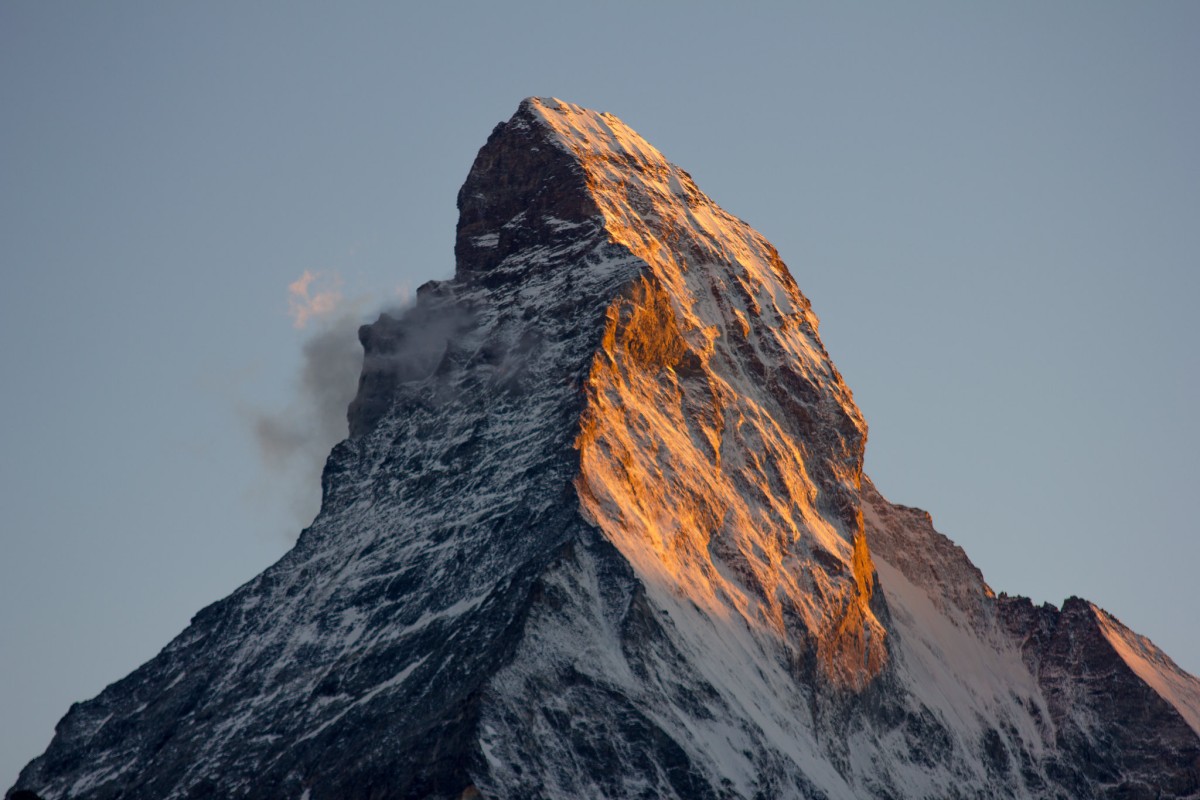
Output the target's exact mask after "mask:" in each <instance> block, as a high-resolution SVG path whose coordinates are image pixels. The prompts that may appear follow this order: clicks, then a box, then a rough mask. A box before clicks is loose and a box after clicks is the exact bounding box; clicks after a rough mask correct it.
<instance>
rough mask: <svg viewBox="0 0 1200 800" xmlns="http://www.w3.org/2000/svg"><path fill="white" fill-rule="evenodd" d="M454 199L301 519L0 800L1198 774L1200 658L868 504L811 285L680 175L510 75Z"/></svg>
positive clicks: (1032, 792) (462, 793) (537, 791)
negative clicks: (280, 551)
mask: <svg viewBox="0 0 1200 800" xmlns="http://www.w3.org/2000/svg"><path fill="white" fill-rule="evenodd" d="M458 203H459V208H460V211H461V215H460V219H459V223H458V230H457V239H456V243H455V252H456V256H457V270H456V274H455V277H454V279H452V280H449V281H436V282H431V283H428V284H426V285H424V286H422V287H421V288H420V289H419V290H418V292H417V297H416V302H415V303H414V305H413V306H412V307H411V308H409V309H407V310H405V311H404V312H403V313H400V314H397V315H383V316H381V317H380V319H379V320H378V321H376V322H375V323H373V324H371V325H366V326H364V327H363V328H362V329H361V330H360V339H361V341H362V343H363V347H364V360H363V371H362V376H361V379H360V384H359V391H358V395H357V397H356V398H355V400H354V402H353V404H352V405H351V408H350V434H351V435H350V438H349V439H347V440H346V441H344V442H341V443H340V444H338V445H337V446H336V447H335V448H334V449H333V452H332V453H331V454H330V456H329V459H328V461H327V464H326V468H325V471H324V474H323V476H322V487H323V490H324V491H323V500H322V507H321V512H320V514H319V515H318V516H317V518H316V519H315V520H314V521H313V524H312V526H311V527H310V528H308V529H306V530H305V531H304V532H303V533H302V534H301V536H300V538H299V540H298V541H297V543H296V546H295V547H294V548H293V549H292V550H291V551H289V552H288V553H287V554H286V555H285V556H284V557H283V558H282V559H280V561H279V562H278V563H276V564H275V565H273V566H272V567H270V568H269V569H267V570H266V571H264V572H263V573H262V574H260V575H259V576H257V577H255V578H254V579H253V580H251V581H250V582H248V583H247V584H245V585H244V586H242V587H240V588H239V589H238V590H237V591H235V592H234V593H233V594H232V595H230V596H229V597H227V598H225V599H223V600H220V601H218V602H217V603H214V604H212V605H211V606H209V607H208V608H205V609H204V610H202V611H201V612H200V613H198V614H197V615H196V617H195V618H194V619H193V620H192V623H191V625H190V626H189V627H188V628H187V630H185V631H184V632H183V633H182V634H180V636H178V637H177V638H176V639H175V640H174V641H172V642H171V643H170V644H168V645H167V647H166V648H164V649H163V651H162V652H161V653H159V655H157V656H156V657H155V658H154V659H152V660H151V661H149V662H147V663H146V664H145V665H143V666H142V667H140V668H139V669H138V670H137V671H135V672H134V673H133V674H131V675H130V676H128V677H126V678H125V679H123V680H121V681H119V682H118V683H116V684H113V685H112V686H110V687H108V688H107V689H105V690H104V692H102V693H101V694H100V695H99V696H98V697H96V698H94V699H92V700H90V701H88V702H86V703H81V704H76V705H74V706H72V708H71V710H70V711H69V712H68V713H67V715H66V717H64V719H63V720H62V721H61V722H60V723H59V725H58V727H57V729H56V734H55V738H54V740H53V741H52V742H51V744H50V747H49V748H48V749H47V751H46V753H45V754H44V755H42V756H41V757H39V758H38V759H36V760H34V761H33V762H32V763H31V764H30V765H29V766H27V767H26V768H25V770H24V771H23V772H22V773H21V778H20V783H19V784H18V786H17V787H14V790H13V792H11V793H10V794H9V797H11V798H15V797H17V796H28V795H22V792H23V791H24V790H32V791H36V792H37V796H40V797H41V798H44V800H60V799H61V798H80V799H81V800H100V799H101V798H110V797H117V796H120V797H124V798H129V799H130V800H152V799H153V800H161V798H171V799H172V800H174V799H176V798H185V797H186V798H195V799H196V800H198V799H199V798H214V797H229V798H245V799H246V800H250V799H252V798H253V799H257V798H277V797H301V798H306V799H307V800H333V798H338V799H339V800H355V799H357V798H381V797H429V798H447V799H448V798H453V797H477V796H483V797H487V798H519V797H539V798H540V797H597V798H622V797H634V796H641V797H664V798H683V797H686V798H717V797H721V798H751V797H781V798H799V797H828V798H845V799H846V800H849V798H854V797H863V796H881V797H897V798H901V797H927V796H938V797H967V796H970V797H993V796H1004V797H1030V798H1047V800H1048V799H1049V798H1052V797H1061V796H1074V797H1093V796H1095V797H1150V796H1162V797H1195V796H1196V793H1197V791H1200V780H1198V778H1197V774H1198V773H1197V772H1196V769H1195V766H1194V765H1196V764H1200V736H1197V732H1196V727H1198V723H1197V722H1196V720H1197V719H1200V712H1198V711H1197V708H1200V688H1198V686H1200V684H1197V682H1196V680H1195V679H1194V678H1192V677H1191V676H1189V675H1186V674H1184V673H1182V672H1181V671H1179V670H1178V669H1177V668H1175V667H1174V666H1173V665H1172V664H1171V663H1170V662H1169V659H1166V658H1165V656H1162V655H1161V654H1160V653H1159V652H1158V651H1157V650H1156V649H1155V648H1153V646H1152V645H1151V644H1150V643H1149V642H1146V641H1145V640H1142V639H1140V637H1136V636H1135V635H1134V634H1132V633H1131V632H1129V631H1127V629H1125V628H1124V627H1123V626H1120V624H1119V623H1117V622H1116V621H1115V620H1114V619H1112V618H1110V617H1107V616H1105V615H1104V614H1103V613H1102V612H1100V611H1099V610H1096V609H1094V608H1093V607H1091V606H1090V605H1088V604H1086V603H1084V602H1082V601H1072V602H1070V603H1068V604H1065V605H1064V608H1063V610H1062V611H1061V612H1059V611H1058V610H1057V609H1053V608H1050V607H1043V608H1040V609H1039V608H1034V607H1033V605H1032V604H1031V603H1029V602H1028V601H1020V600H1016V599H1012V598H1007V597H1004V596H1000V597H997V596H996V595H994V594H993V592H992V591H991V589H990V588H989V587H988V586H987V584H986V583H985V582H984V580H983V576H982V575H981V574H980V572H979V570H978V569H976V568H975V567H974V565H972V564H971V563H970V561H969V559H968V558H967V557H966V554H965V553H963V552H962V550H961V548H958V547H956V546H955V545H953V543H952V542H950V541H949V540H948V539H946V538H945V537H944V536H942V535H941V534H939V533H938V532H937V531H935V530H934V529H933V525H932V521H931V518H930V516H929V515H928V514H925V513H923V512H919V511H916V510H914V509H909V508H905V507H901V506H895V505H893V504H891V503H889V502H888V501H886V500H885V499H883V498H882V497H881V496H880V495H879V494H878V492H876V491H875V489H874V487H873V485H872V484H871V482H870V481H869V480H868V479H867V478H866V476H864V475H863V450H864V447H865V442H866V425H865V423H864V422H863V420H862V416H861V414H860V413H859V410H858V408H857V406H856V405H855V404H854V401H853V398H852V396H851V394H850V391H849V389H847V388H846V386H845V384H844V383H843V381H842V379H841V376H840V375H839V374H838V372H837V370H836V369H835V368H834V366H833V364H832V362H831V360H830V358H829V355H828V353H826V351H825V348H824V347H823V345H822V344H821V341H820V337H819V336H818V333H817V321H816V317H815V316H814V315H813V313H812V310H811V308H810V306H809V303H808V300H807V299H806V298H805V297H804V295H803V294H801V292H800V290H799V288H798V287H797V286H796V283H795V281H794V280H793V279H792V276H791V274H790V273H789V272H788V270H787V268H786V267H785V266H784V264H783V262H782V260H781V259H780V258H779V255H778V253H777V252H776V251H775V249H774V248H773V247H772V246H771V245H770V243H769V242H767V241H766V240H765V239H764V238H763V237H762V236H761V235H760V234H758V233H757V232H756V231H754V230H753V229H752V228H750V227H749V226H748V225H746V224H745V223H744V222H742V221H741V220H739V219H737V218H736V217H733V216H732V215H730V214H728V213H726V212H725V211H724V210H722V209H721V208H720V207H719V206H717V205H716V204H715V203H713V202H712V201H711V200H710V199H709V198H708V197H707V196H705V195H704V194H703V193H702V192H701V191H700V190H699V189H698V188H696V187H695V184H694V183H693V182H692V180H691V178H690V177H688V175H687V173H685V172H684V171H683V170H681V169H679V168H678V167H676V166H674V165H672V164H670V163H669V162H668V161H667V160H666V159H665V158H663V156H662V155H661V154H660V153H659V152H658V151H657V150H656V149H654V148H653V147H651V146H650V145H649V144H647V143H646V142H645V141H644V140H643V139H641V137H639V136H638V135H637V134H636V133H634V132H633V131H632V130H631V129H630V128H628V127H627V126H626V125H624V124H623V123H621V122H620V121H619V120H617V119H616V118H615V117H612V116H611V115H606V114H600V113H597V112H592V111H588V110H585V109H582V108H579V107H578V106H573V105H571V104H569V103H563V102H561V101H558V100H554V99H540V98H530V99H528V100H526V101H524V102H523V103H522V104H521V106H520V107H519V108H518V110H517V112H516V114H515V115H514V116H513V117H512V118H511V119H509V120H507V121H506V122H503V123H501V124H500V125H498V126H497V127H496V128H495V129H494V130H493V132H492V134H491V136H490V137H489V138H488V140H487V142H486V144H484V146H483V147H482V149H481V150H480V151H479V154H478V156H477V157H476V159H475V162H474V164H473V166H472V167H471V170H470V173H469V175H468V177H467V179H466V182H465V183H464V185H463V187H462V190H461V191H460V192H459V195H458ZM18 790H20V791H18Z"/></svg>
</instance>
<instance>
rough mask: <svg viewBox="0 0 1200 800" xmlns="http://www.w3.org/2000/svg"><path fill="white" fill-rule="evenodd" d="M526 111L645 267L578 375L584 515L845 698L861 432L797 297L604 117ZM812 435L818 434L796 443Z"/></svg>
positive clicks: (760, 249)
mask: <svg viewBox="0 0 1200 800" xmlns="http://www.w3.org/2000/svg"><path fill="white" fill-rule="evenodd" d="M534 103H535V108H536V109H537V111H538V113H539V115H540V116H541V117H542V119H543V120H544V121H545V122H546V124H547V125H549V126H550V128H551V129H553V130H554V131H555V132H556V134H557V135H558V137H559V138H560V141H561V142H562V144H563V146H565V147H567V148H568V149H570V150H571V151H572V152H574V153H575V155H576V156H577V157H578V159H579V160H580V162H581V163H582V165H583V167H584V170H585V173H586V180H587V183H588V186H589V189H590V190H591V193H592V194H593V196H594V197H595V199H596V202H597V205H598V206H599V207H600V209H601V211H602V213H603V215H604V222H605V225H606V227H607V230H608V234H609V236H610V237H611V238H612V239H613V240H614V241H616V242H618V243H620V244H623V245H625V246H626V247H628V248H629V249H630V250H631V251H632V252H633V253H634V254H635V255H636V256H638V257H639V258H641V259H642V260H644V261H645V263H646V265H647V268H646V270H645V271H644V273H643V277H642V278H641V279H639V280H638V281H637V282H636V283H635V284H634V286H633V287H632V288H631V289H630V290H629V291H628V292H627V293H626V295H625V296H624V297H623V298H621V299H619V300H617V301H615V302H614V303H613V304H612V305H611V307H610V308H609V309H608V317H607V324H606V328H605V332H604V339H603V345H602V348H601V350H600V351H599V352H598V353H597V355H596V356H595V358H594V360H593V363H592V367H591V372H590V375H589V378H588V385H587V408H586V410H585V412H584V415H583V421H582V424H581V429H580V432H579V435H578V438H577V440H576V446H577V447H578V448H579V451H580V460H581V469H580V475H579V477H578V478H577V480H576V486H577V489H578V492H579V497H580V501H581V503H582V505H583V508H584V511H585V513H586V514H587V515H588V516H589V517H590V518H591V519H592V520H593V521H594V522H595V523H596V524H597V525H598V526H599V527H600V528H601V530H602V531H603V532H604V533H605V535H606V536H607V537H608V538H609V539H610V540H611V541H612V542H613V544H614V545H616V546H617V547H618V548H619V549H620V550H621V552H622V553H623V554H624V555H625V556H626V558H628V559H629V561H630V562H631V563H632V564H633V565H634V567H635V569H637V570H638V571H639V572H640V574H641V575H642V577H643V578H644V579H645V580H646V581H647V583H648V585H650V586H653V587H657V588H658V589H659V590H660V591H662V592H665V593H668V594H673V595H675V596H676V597H678V596H679V595H682V596H683V597H684V598H686V599H687V600H689V601H691V602H692V603H695V604H696V605H697V606H698V607H699V608H701V609H702V610H703V611H704V612H705V613H706V614H707V615H708V616H709V617H710V618H711V619H714V620H721V621H722V624H728V625H735V624H736V625H742V624H745V625H748V626H749V627H750V629H751V630H753V631H755V632H756V633H757V634H758V635H759V636H761V637H764V638H765V639H767V640H768V641H769V642H772V643H774V646H777V647H781V648H782V650H783V651H784V652H785V653H786V655H787V657H788V658H789V661H790V663H792V664H793V665H795V667H796V668H797V669H802V668H803V667H802V666H801V665H804V664H810V665H811V664H814V663H815V665H816V667H817V668H818V669H819V670H821V672H822V673H823V674H824V675H825V676H826V677H827V678H828V679H829V680H830V681H831V682H832V683H833V684H834V685H836V686H840V687H844V688H850V689H861V688H863V687H864V686H865V685H866V684H867V683H868V682H869V681H870V680H871V679H872V678H873V677H874V676H875V675H877V674H878V673H879V672H880V670H881V669H882V668H883V665H884V663H885V661H886V658H887V650H886V647H885V644H884V635H885V634H884V629H883V627H882V625H881V624H880V623H879V621H878V620H877V619H876V618H875V615H874V613H873V612H872V610H871V607H870V600H871V597H872V594H873V592H874V590H875V586H874V566H873V564H872V562H871V556H870V553H869V552H868V549H867V545H866V540H865V538H864V536H863V531H862V514H861V511H860V510H859V508H858V490H859V485H860V482H861V478H862V448H863V442H864V439H865V433H866V426H865V424H864V423H863V421H862V418H861V416H860V414H859V412H858V409H857V407H856V406H855V405H854V401H853V399H852V398H851V396H850V392H849V390H848V389H847V388H846V387H845V385H844V384H843V383H842V381H841V376H840V375H838V374H837V372H836V370H835V369H834V368H833V365H832V364H831V363H830V361H829V358H828V356H827V355H826V353H825V350H824V347H822V345H821V343H820V340H819V339H818V337H817V332H816V325H817V320H816V317H815V316H814V315H813V313H812V311H811V310H810V308H809V304H808V301H807V300H806V299H805V298H804V296H803V295H802V294H801V293H800V291H799V289H798V288H797V287H796V284H795V282H794V281H793V280H792V278H791V276H790V275H789V274H788V273H787V270H786V268H785V267H784V266H783V263H782V262H781V261H780V259H779V256H778V254H777V253H776V252H775V250H774V248H773V247H772V246H771V245H770V244H769V243H768V242H767V241H766V240H765V239H763V238H762V237H761V236H759V235H758V234H757V233H755V232H754V231H753V230H752V229H751V228H749V226H747V225H746V224H745V223H743V222H741V221H740V220H738V219H736V218H735V217H733V216H731V215H729V214H727V213H726V212H724V211H723V210H721V209H720V208H719V207H718V206H717V205H716V204H714V203H713V202H712V201H711V200H709V199H708V197H706V196H705V195H704V194H703V193H702V192H700V190H699V189H697V188H696V186H695V184H694V183H693V182H692V180H691V178H690V177H689V176H688V175H687V174H686V173H685V172H683V171H682V170H680V169H678V168H677V167H675V166H673V165H671V164H669V163H668V162H667V161H666V160H665V159H664V158H663V157H662V155H661V154H660V153H659V152H658V151H657V150H655V149H654V148H653V147H652V146H651V145H649V144H648V143H646V142H645V141H644V140H643V139H641V137H639V136H638V135H637V134H636V133H634V132H633V131H632V130H630V129H629V128H628V127H626V126H625V125H624V124H622V123H621V122H620V121H619V120H617V119H616V118H615V117H612V116H609V115H600V114H595V113H592V112H588V111H585V110H583V109H580V108H578V107H576V106H571V105H569V104H564V103H559V102H558V101H554V100H539V101H534ZM631 176H632V177H631ZM701 264H703V265H709V266H712V267H713V268H710V269H703V270H700V269H695V270H693V269H691V268H692V267H694V266H697V265H701ZM752 319H753V320H755V321H756V324H751V320H752ZM822 387H832V389H829V388H824V389H823V388H822ZM818 420H819V424H818ZM817 430H835V431H837V432H838V435H836V436H834V437H833V438H832V439H829V440H825V441H822V442H819V443H816V442H810V443H806V441H805V439H804V436H805V434H806V433H811V432H813V431H817Z"/></svg>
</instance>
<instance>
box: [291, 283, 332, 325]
mask: <svg viewBox="0 0 1200 800" xmlns="http://www.w3.org/2000/svg"><path fill="white" fill-rule="evenodd" d="M344 306H345V299H344V298H343V297H342V279H341V278H340V277H339V276H338V275H336V274H330V273H325V272H313V271H312V270H307V269H306V270H304V274H303V275H301V276H300V277H299V278H297V279H296V280H294V281H292V282H291V283H290V284H288V314H289V315H290V316H291V318H292V324H293V325H295V326H296V327H297V328H300V329H303V328H306V327H308V324H309V323H310V322H312V321H314V320H326V319H328V318H329V317H331V316H333V315H336V314H337V313H338V312H339V310H343V311H344Z"/></svg>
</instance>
